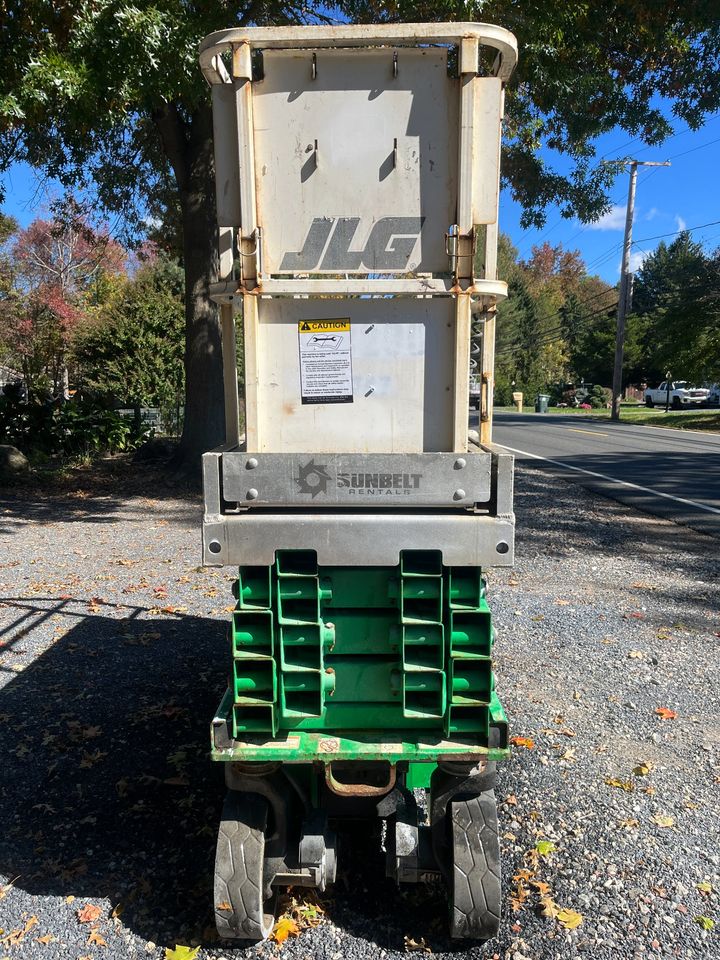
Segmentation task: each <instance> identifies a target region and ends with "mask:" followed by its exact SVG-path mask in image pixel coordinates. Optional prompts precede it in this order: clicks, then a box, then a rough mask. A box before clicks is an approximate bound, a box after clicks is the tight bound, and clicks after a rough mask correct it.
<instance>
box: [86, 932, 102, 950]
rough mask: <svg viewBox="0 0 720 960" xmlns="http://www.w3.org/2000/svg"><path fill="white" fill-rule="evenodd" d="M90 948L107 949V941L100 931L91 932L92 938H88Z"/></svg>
mask: <svg viewBox="0 0 720 960" xmlns="http://www.w3.org/2000/svg"><path fill="white" fill-rule="evenodd" d="M88 946H95V947H106V946H107V941H106V940H105V937H103V936H102V934H101V933H100V931H99V930H91V931H90V936H89V937H88Z"/></svg>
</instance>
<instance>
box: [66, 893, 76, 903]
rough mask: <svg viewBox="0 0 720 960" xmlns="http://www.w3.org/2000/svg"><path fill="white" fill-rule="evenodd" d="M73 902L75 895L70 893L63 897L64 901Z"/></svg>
mask: <svg viewBox="0 0 720 960" xmlns="http://www.w3.org/2000/svg"><path fill="white" fill-rule="evenodd" d="M74 902H75V897H74V896H73V895H72V894H70V896H69V897H65V903H74Z"/></svg>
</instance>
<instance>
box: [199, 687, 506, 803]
mask: <svg viewBox="0 0 720 960" xmlns="http://www.w3.org/2000/svg"><path fill="white" fill-rule="evenodd" d="M233 704H234V697H233V693H232V691H231V690H227V691H226V693H225V696H224V697H223V699H222V701H221V703H220V706H219V707H218V711H217V714H216V716H215V719H214V720H213V736H212V744H211V748H212V749H211V756H212V759H213V760H219V761H225V762H232V761H242V762H243V763H250V762H258V763H267V762H268V761H273V760H274V761H281V762H283V763H311V762H313V761H316V760H319V761H322V762H325V763H327V762H328V761H335V760H386V761H389V762H390V763H398V762H404V761H410V762H411V768H410V773H409V775H408V777H409V780H408V782H409V781H410V777H412V779H413V781H414V782H413V783H412V786H413V787H423V786H427V785H429V777H430V774H431V773H432V764H433V762H435V763H437V762H438V761H439V760H482V759H485V760H505V759H506V758H507V757H508V756H509V755H510V750H509V748H508V747H507V746H506V745H504V746H502V747H483V746H480V745H479V744H478V742H477V739H476V738H475V737H473V736H471V735H469V736H453V737H448V738H447V739H445V738H443V737H442V736H439V735H438V731H437V730H432V729H427V730H417V729H414V730H403V731H402V733H401V735H400V736H397V735H395V736H393V735H391V734H389V733H384V734H380V733H379V732H378V731H374V730H370V731H367V730H365V731H343V732H342V734H334V733H331V732H330V731H310V730H289V731H286V730H283V731H280V732H279V733H278V734H277V735H276V736H275V737H272V738H268V737H267V736H266V735H262V734H260V735H256V736H248V735H244V737H243V739H233V738H232V735H231V733H230V731H232V717H233V709H234V707H233ZM490 725H491V727H497V728H499V729H500V730H503V729H507V718H506V716H505V712H504V710H503V708H502V705H501V703H500V700H499V699H498V697H497V695H496V694H495V692H494V691H493V694H492V698H491V701H490ZM398 733H400V731H398ZM421 767H427V768H428V770H427V772H425V771H422V770H420V769H418V768H421ZM425 780H427V782H425Z"/></svg>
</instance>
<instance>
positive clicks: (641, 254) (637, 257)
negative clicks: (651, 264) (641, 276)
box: [630, 250, 650, 273]
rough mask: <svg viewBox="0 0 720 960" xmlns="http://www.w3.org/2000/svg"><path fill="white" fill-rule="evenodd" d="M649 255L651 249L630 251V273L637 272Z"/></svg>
mask: <svg viewBox="0 0 720 960" xmlns="http://www.w3.org/2000/svg"><path fill="white" fill-rule="evenodd" d="M649 256H650V251H649V250H633V251H632V252H631V253H630V273H637V272H638V270H639V269H640V267H642V265H643V263H644V262H645V260H646V259H647V257H649Z"/></svg>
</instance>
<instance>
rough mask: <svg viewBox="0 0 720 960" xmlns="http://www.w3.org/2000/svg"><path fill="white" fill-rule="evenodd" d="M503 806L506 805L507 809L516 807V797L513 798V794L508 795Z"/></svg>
mask: <svg viewBox="0 0 720 960" xmlns="http://www.w3.org/2000/svg"><path fill="white" fill-rule="evenodd" d="M505 804H506V805H507V806H508V807H516V806H517V797H516V796H515V794H514V793H511V794H509V795H508V796H507V797H505Z"/></svg>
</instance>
